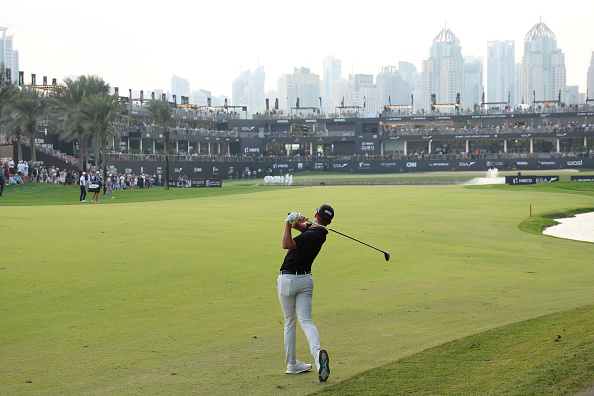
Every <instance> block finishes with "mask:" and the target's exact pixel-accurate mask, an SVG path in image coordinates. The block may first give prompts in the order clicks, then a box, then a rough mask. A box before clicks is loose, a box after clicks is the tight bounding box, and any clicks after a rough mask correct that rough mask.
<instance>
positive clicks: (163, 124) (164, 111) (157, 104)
mask: <svg viewBox="0 0 594 396" xmlns="http://www.w3.org/2000/svg"><path fill="white" fill-rule="evenodd" d="M148 111H149V112H150V113H151V115H152V116H153V121H154V122H155V125H157V126H158V127H159V128H161V130H162V131H163V138H164V139H165V186H164V189H165V190H169V137H170V135H171V127H172V126H173V122H174V121H173V119H172V118H171V106H169V103H167V102H165V101H162V100H158V99H152V100H150V101H149V105H148Z"/></svg>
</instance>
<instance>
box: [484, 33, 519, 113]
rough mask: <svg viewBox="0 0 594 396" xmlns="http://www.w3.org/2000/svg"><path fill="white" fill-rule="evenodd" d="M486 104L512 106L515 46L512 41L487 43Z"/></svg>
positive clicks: (515, 101)
mask: <svg viewBox="0 0 594 396" xmlns="http://www.w3.org/2000/svg"><path fill="white" fill-rule="evenodd" d="M486 97H487V102H489V103H497V102H505V103H509V105H511V106H514V105H516V104H517V103H518V102H517V96H516V44H515V42H514V41H511V40H507V41H489V42H488V43H487V95H486Z"/></svg>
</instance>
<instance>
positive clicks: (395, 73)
mask: <svg viewBox="0 0 594 396" xmlns="http://www.w3.org/2000/svg"><path fill="white" fill-rule="evenodd" d="M416 80H419V74H418V73H417V68H416V67H415V66H414V65H413V64H412V63H408V62H398V68H396V66H386V67H383V68H382V71H381V72H380V73H379V74H378V75H377V77H376V84H377V87H378V89H379V91H380V102H381V107H382V109H383V107H384V106H386V105H394V106H400V105H411V103H412V99H413V98H411V96H412V95H413V94H414V87H415V81H416ZM416 85H418V84H416ZM415 100H420V97H417V98H415Z"/></svg>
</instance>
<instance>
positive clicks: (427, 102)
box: [423, 28, 464, 110]
mask: <svg viewBox="0 0 594 396" xmlns="http://www.w3.org/2000/svg"><path fill="white" fill-rule="evenodd" d="M432 95H435V99H436V100H435V102H436V103H437V104H454V103H456V102H457V98H458V95H460V104H464V58H462V47H461V46H460V40H458V38H457V37H456V36H455V35H454V33H452V31H451V30H450V29H447V28H444V29H442V31H441V32H439V34H438V35H437V36H436V37H435V39H433V45H432V46H431V49H430V50H429V59H427V60H424V61H423V108H424V109H425V110H430V109H431V103H432V100H431V98H432Z"/></svg>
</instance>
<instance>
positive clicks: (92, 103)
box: [0, 64, 173, 190]
mask: <svg viewBox="0 0 594 396" xmlns="http://www.w3.org/2000/svg"><path fill="white" fill-rule="evenodd" d="M48 88H51V89H40V87H35V86H30V85H23V86H20V87H19V86H18V85H16V84H14V83H13V82H11V81H10V80H9V79H8V78H7V73H6V71H5V68H4V65H3V64H0V133H2V134H3V135H5V136H7V138H9V139H13V138H14V139H15V140H16V142H17V153H18V158H19V159H20V160H21V159H22V158H23V156H22V147H21V137H22V136H23V135H25V136H28V138H29V142H30V147H31V161H32V162H33V163H35V162H37V158H36V152H35V147H36V144H35V132H36V130H37V126H38V125H40V124H44V125H47V126H48V127H49V128H50V129H51V130H52V131H56V133H57V134H58V137H59V139H60V140H62V141H65V142H75V141H76V142H78V147H79V151H78V158H79V168H80V170H81V171H83V170H86V165H87V162H88V159H89V153H88V146H89V145H88V142H89V140H91V141H92V147H93V149H94V156H95V165H96V166H97V167H98V168H101V167H102V168H103V178H104V180H107V166H106V164H105V163H104V156H103V153H107V152H108V147H109V139H110V138H111V137H113V136H116V135H117V134H118V131H117V130H116V129H115V128H114V127H113V122H115V121H118V120H119V119H121V118H122V117H123V116H122V112H123V110H124V109H125V105H124V104H122V103H120V101H119V98H118V97H117V96H116V95H110V93H109V92H110V85H109V84H108V83H107V82H105V81H104V80H103V79H102V78H100V77H98V76H95V75H82V76H79V77H78V78H66V79H64V81H63V84H61V85H58V86H51V87H48ZM148 104H149V105H148V111H149V113H150V114H151V117H152V118H153V122H154V123H155V125H157V126H158V127H159V128H161V130H162V133H163V137H164V140H165V172H164V173H165V175H164V176H165V184H164V188H165V189H166V190H168V189H169V183H168V182H169V139H170V133H171V127H172V126H173V120H172V118H171V116H172V109H171V105H170V104H169V103H167V102H164V101H162V100H157V99H153V100H150V101H149V103H148Z"/></svg>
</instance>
